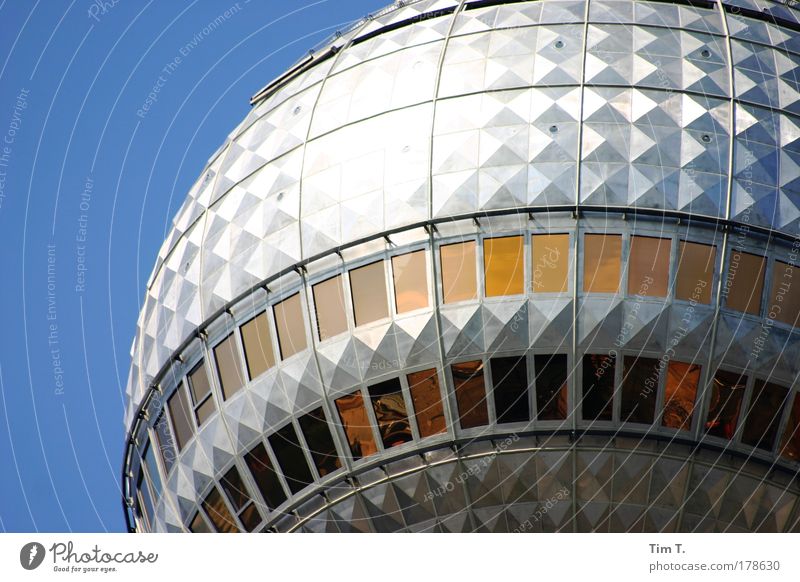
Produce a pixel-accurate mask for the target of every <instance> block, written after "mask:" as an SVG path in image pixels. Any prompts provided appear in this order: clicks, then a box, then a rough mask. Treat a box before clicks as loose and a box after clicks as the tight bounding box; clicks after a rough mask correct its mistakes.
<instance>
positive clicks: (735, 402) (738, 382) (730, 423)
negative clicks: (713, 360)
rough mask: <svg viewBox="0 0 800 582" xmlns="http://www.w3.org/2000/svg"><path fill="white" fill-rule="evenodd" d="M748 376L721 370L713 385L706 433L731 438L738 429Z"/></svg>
mask: <svg viewBox="0 0 800 582" xmlns="http://www.w3.org/2000/svg"><path fill="white" fill-rule="evenodd" d="M746 384H747V376H742V375H740V374H736V373H734V372H724V371H722V370H719V371H718V372H717V373H716V375H715V376H714V382H713V383H712V386H711V403H710V405H709V410H708V418H707V419H706V433H708V434H710V435H713V436H718V437H721V438H724V439H730V438H731V437H732V436H733V433H734V431H735V430H736V422H737V421H738V420H739V411H740V410H741V407H742V398H743V397H744V388H745V385H746Z"/></svg>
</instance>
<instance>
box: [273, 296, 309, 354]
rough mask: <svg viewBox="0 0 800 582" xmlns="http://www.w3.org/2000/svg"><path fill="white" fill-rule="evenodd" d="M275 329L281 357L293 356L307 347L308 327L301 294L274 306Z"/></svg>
mask: <svg viewBox="0 0 800 582" xmlns="http://www.w3.org/2000/svg"><path fill="white" fill-rule="evenodd" d="M274 311H275V329H276V330H277V331H278V345H279V346H280V349H281V359H282V360H285V359H286V358H288V357H290V356H293V355H294V354H296V353H297V352H300V351H303V350H304V349H306V329H305V323H304V321H303V308H302V306H301V304H300V294H299V293H295V294H294V295H292V296H291V297H289V298H288V299H284V300H283V301H281V302H280V303H278V304H277V305H275V308H274Z"/></svg>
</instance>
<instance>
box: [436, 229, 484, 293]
mask: <svg viewBox="0 0 800 582" xmlns="http://www.w3.org/2000/svg"><path fill="white" fill-rule="evenodd" d="M439 256H440V257H441V260H442V292H443V295H444V302H445V303H454V302H456V301H467V300H470V299H476V298H477V297H478V279H477V277H476V276H475V241H468V242H464V243H457V244H452V245H445V246H443V247H441V248H440V249H439Z"/></svg>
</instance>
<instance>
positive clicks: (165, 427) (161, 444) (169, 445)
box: [153, 412, 176, 473]
mask: <svg viewBox="0 0 800 582" xmlns="http://www.w3.org/2000/svg"><path fill="white" fill-rule="evenodd" d="M153 426H154V428H155V430H156V441H157V442H158V451H159V453H160V454H161V462H162V463H164V470H165V471H166V472H167V473H169V472H170V469H172V465H174V464H175V457H176V453H175V439H174V438H173V436H172V429H170V427H169V421H167V416H166V415H165V414H164V413H163V412H162V413H161V415H160V416H159V417H158V418H157V419H156V422H155V424H154V425H153Z"/></svg>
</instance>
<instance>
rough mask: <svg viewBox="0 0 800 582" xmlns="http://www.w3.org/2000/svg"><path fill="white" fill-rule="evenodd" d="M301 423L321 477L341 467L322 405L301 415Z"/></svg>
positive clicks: (301, 428)
mask: <svg viewBox="0 0 800 582" xmlns="http://www.w3.org/2000/svg"><path fill="white" fill-rule="evenodd" d="M299 423H300V430H302V431H303V437H305V439H306V444H307V445H308V450H309V452H310V453H311V458H312V459H313V460H314V466H315V467H316V468H317V472H318V473H319V475H320V477H324V476H325V475H328V474H330V473H333V472H334V471H335V470H336V469H338V468H339V467H341V466H342V463H341V461H340V460H339V453H337V452H336V445H334V444H333V438H332V437H331V431H330V428H329V426H328V422H327V421H326V419H325V412H324V411H323V410H322V407H320V408H317V409H316V410H312V411H311V412H309V413H308V414H306V415H303V416H301V417H300V420H299Z"/></svg>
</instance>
